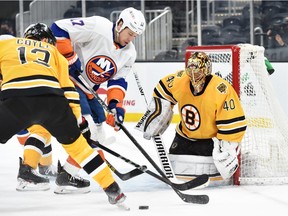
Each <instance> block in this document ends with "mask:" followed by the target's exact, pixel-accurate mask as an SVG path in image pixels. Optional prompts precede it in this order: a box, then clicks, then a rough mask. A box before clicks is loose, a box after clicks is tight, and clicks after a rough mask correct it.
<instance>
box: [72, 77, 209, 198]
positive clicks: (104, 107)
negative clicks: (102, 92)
mask: <svg viewBox="0 0 288 216" xmlns="http://www.w3.org/2000/svg"><path fill="white" fill-rule="evenodd" d="M78 78H79V79H80V80H81V81H82V82H83V84H84V85H85V87H86V88H87V89H88V90H89V91H90V92H91V94H93V95H94V97H95V98H96V99H97V100H98V102H99V103H100V104H101V105H102V107H103V109H105V110H106V111H107V112H108V113H112V112H111V110H110V109H109V107H108V106H107V105H106V104H105V102H104V101H103V100H102V99H101V98H100V97H99V95H98V94H97V93H96V92H95V91H94V90H93V89H92V88H91V86H90V85H89V84H88V81H86V79H85V78H84V77H83V76H82V74H81V73H80V72H79V76H78ZM118 126H119V127H120V129H122V131H123V132H124V133H125V134H126V135H127V136H128V138H129V139H130V140H131V141H132V142H133V144H134V145H135V146H136V147H137V148H138V149H139V151H140V152H141V153H142V154H143V155H144V156H145V157H146V159H147V160H148V161H149V162H150V163H151V164H152V166H153V167H154V168H155V169H156V170H157V172H159V173H160V174H161V176H162V177H163V179H165V181H166V183H167V184H169V185H170V186H171V188H172V189H173V190H174V191H175V192H176V193H177V195H178V196H179V197H180V198H181V199H182V200H183V201H184V202H188V203H198V204H206V203H208V202H209V197H208V196H207V195H189V194H183V193H181V192H180V191H179V190H178V189H176V188H175V187H173V184H172V182H171V181H170V180H169V179H168V178H167V177H166V175H165V174H164V172H163V171H162V170H161V169H160V168H159V167H158V165H157V164H156V163H155V162H154V161H153V159H152V158H151V157H150V156H149V155H148V153H147V152H146V151H145V150H144V149H143V148H142V147H141V145H140V144H139V143H138V142H137V141H136V140H135V138H134V137H133V136H132V135H131V134H130V133H129V131H128V130H127V129H126V127H125V126H124V125H123V124H118Z"/></svg>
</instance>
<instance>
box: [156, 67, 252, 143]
mask: <svg viewBox="0 0 288 216" xmlns="http://www.w3.org/2000/svg"><path fill="white" fill-rule="evenodd" d="M192 92H193V87H192V84H191V81H190V78H189V77H188V76H187V74H186V73H185V72H184V71H179V72H177V73H175V74H171V75H168V76H166V77H164V78H163V79H161V80H160V81H159V83H158V84H157V86H156V87H155V89H154V97H160V98H163V99H166V100H168V101H170V102H171V104H172V105H176V104H177V103H178V111H179V115H180V118H181V121H180V123H179V124H178V125H177V127H176V131H177V133H178V134H180V135H181V136H184V137H186V138H189V139H209V138H213V137H217V138H218V139H223V140H226V141H233V142H240V141H241V140H242V138H243V136H244V133H245V130H246V120H245V116H244V112H243V109H242V106H241V104H240V101H239V98H238V95H237V93H236V92H235V90H234V88H233V87H232V86H231V85H230V84H229V83H228V82H227V81H225V80H224V79H222V78H220V77H218V76H216V75H210V76H208V77H206V83H205V86H204V90H203V91H202V92H200V94H198V95H196V96H194V95H193V93H192Z"/></svg>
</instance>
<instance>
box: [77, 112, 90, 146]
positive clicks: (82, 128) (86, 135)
mask: <svg viewBox="0 0 288 216" xmlns="http://www.w3.org/2000/svg"><path fill="white" fill-rule="evenodd" d="M79 128H80V131H81V133H82V135H83V136H84V138H85V139H86V140H87V142H88V143H90V137H91V131H90V129H89V125H88V121H87V120H86V119H85V118H84V117H83V116H82V122H81V124H80V125H79Z"/></svg>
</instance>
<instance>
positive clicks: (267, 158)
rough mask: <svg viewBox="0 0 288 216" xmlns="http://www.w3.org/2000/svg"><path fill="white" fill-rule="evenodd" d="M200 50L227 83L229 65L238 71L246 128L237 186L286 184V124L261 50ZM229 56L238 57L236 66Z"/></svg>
mask: <svg viewBox="0 0 288 216" xmlns="http://www.w3.org/2000/svg"><path fill="white" fill-rule="evenodd" d="M235 47H239V48H240V53H239V52H238V51H236V50H237V49H234V48H235ZM200 49H201V50H202V51H204V52H206V53H207V54H208V55H209V57H210V58H211V60H212V62H213V63H212V70H213V73H215V74H217V75H218V76H221V77H222V78H224V79H226V80H228V81H229V82H230V83H232V77H233V76H232V62H233V66H234V70H235V68H236V70H238V69H239V73H238V74H239V76H240V83H239V84H240V100H241V103H242V106H243V109H244V112H245V116H246V119H247V125H248V127H247V131H246V134H245V137H244V139H243V141H242V142H241V169H240V176H239V180H240V184H281V183H288V120H287V117H286V115H285V113H284V112H283V110H282V108H281V106H280V104H279V102H278V99H277V98H276V95H275V93H274V90H273V87H272V85H271V82H270V80H269V75H268V73H267V70H266V66H265V61H264V48H263V47H260V46H252V45H250V44H239V45H238V46H234V47H227V46H222V47H221V46H214V47H205V48H203V47H202V48H200ZM192 50H195V49H192ZM232 52H238V53H239V54H240V62H239V61H238V60H237V58H232V56H233V53H232ZM234 54H235V53H234ZM235 66H236V67H235ZM233 79H235V77H233Z"/></svg>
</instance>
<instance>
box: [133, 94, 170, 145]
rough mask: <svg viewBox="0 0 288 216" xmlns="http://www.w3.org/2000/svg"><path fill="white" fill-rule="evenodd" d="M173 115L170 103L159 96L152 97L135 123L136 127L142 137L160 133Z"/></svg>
mask: <svg viewBox="0 0 288 216" xmlns="http://www.w3.org/2000/svg"><path fill="white" fill-rule="evenodd" d="M172 117H173V110H172V107H171V103H170V102H169V101H167V100H163V99H161V98H156V97H153V98H152V101H151V102H150V104H149V106H148V109H147V111H146V112H145V114H144V115H143V117H142V118H141V119H140V121H139V122H138V123H137V125H136V127H135V128H136V129H137V130H140V131H141V132H143V137H144V138H145V139H148V140H150V139H151V137H153V136H156V135H161V134H163V133H164V132H165V130H166V129H167V127H168V126H169V124H170V122H171V120H172Z"/></svg>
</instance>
